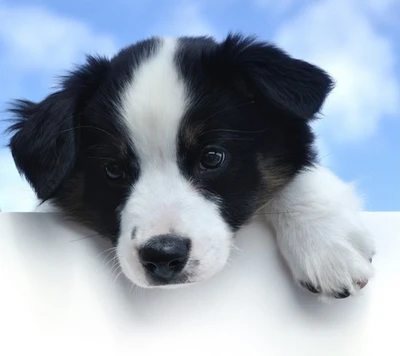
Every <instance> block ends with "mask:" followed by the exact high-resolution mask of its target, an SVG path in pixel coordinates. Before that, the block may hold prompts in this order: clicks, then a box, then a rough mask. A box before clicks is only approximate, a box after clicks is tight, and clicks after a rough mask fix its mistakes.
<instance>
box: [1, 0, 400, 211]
mask: <svg viewBox="0 0 400 356" xmlns="http://www.w3.org/2000/svg"><path fill="white" fill-rule="evenodd" d="M399 14H400V1H398V0H326V1H315V0H313V1H310V0H309V1H306V0H280V2H278V1H272V0H202V1H192V0H185V1H182V0H180V1H179V0H168V1H167V0H161V1H160V0H141V1H135V0H114V1H113V2H111V1H110V2H102V1H94V0H69V1H65V0H41V1H35V0H30V1H29V2H28V1H19V0H12V1H4V0H0V73H1V79H0V110H4V109H5V107H6V103H7V102H9V101H10V100H11V99H13V98H20V97H25V98H29V99H32V100H40V99H41V98H43V97H44V96H45V95H46V94H48V93H49V91H50V90H51V87H52V86H53V85H54V84H55V81H54V77H55V76H57V75H60V74H63V72H64V71H65V70H67V69H69V68H71V66H72V64H73V63H80V62H81V61H82V60H83V58H84V54H85V53H100V54H105V55H112V54H113V53H115V51H117V50H118V49H119V48H120V47H122V46H125V45H128V44H130V43H132V42H135V41H136V40H139V39H142V38H144V37H148V36H151V35H199V34H202V35H203V34H209V35H213V36H215V37H217V38H218V39H221V38H223V36H224V35H226V33H227V32H228V31H230V30H233V31H236V30H239V31H242V32H244V33H246V34H257V35H258V36H260V37H261V38H263V39H265V40H269V41H272V42H275V43H277V44H278V45H280V46H281V47H283V48H284V49H285V50H287V51H288V52H289V53H291V54H293V55H294V56H297V57H300V58H302V59H305V60H309V61H312V62H314V63H316V64H318V65H320V66H322V67H323V68H325V69H326V70H328V71H329V72H330V73H331V74H332V76H333V77H334V78H335V79H336V81H337V87H336V89H335V90H334V92H333V93H332V95H331V96H330V98H329V99H328V101H327V102H326V105H325V107H324V110H323V114H324V118H323V119H322V120H320V121H318V122H317V123H316V125H315V130H316V132H317V134H318V145H319V147H320V152H321V156H322V157H323V160H322V163H323V164H324V165H326V166H328V167H330V168H331V169H332V170H333V171H334V172H335V173H336V174H338V175H339V176H340V177H341V178H342V179H344V180H348V181H355V182H356V183H357V186H358V190H359V192H360V193H362V194H363V196H364V199H365V204H366V209H368V210H372V211H382V210H385V211H390V210H400V184H399V183H398V182H400V22H399V21H398V17H399ZM1 118H5V116H4V114H1ZM3 128H4V124H2V123H1V122H0V131H2V129H3ZM5 144H6V137H5V136H4V135H3V136H0V145H1V148H0V209H2V210H3V211H27V210H30V209H31V207H32V206H33V205H34V203H35V200H34V198H33V194H32V191H31V190H30V188H29V186H28V185H27V184H26V182H24V181H23V180H22V179H21V178H19V175H18V173H17V172H16V170H15V168H14V165H13V162H12V159H11V157H10V154H9V152H8V150H7V149H5V148H3V147H4V146H5ZM327 189H329V187H327Z"/></svg>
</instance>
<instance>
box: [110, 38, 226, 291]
mask: <svg viewBox="0 0 400 356" xmlns="http://www.w3.org/2000/svg"><path fill="white" fill-rule="evenodd" d="M177 46H178V43H177V41H176V40H174V39H164V40H162V41H161V43H160V44H159V48H158V49H157V50H156V51H155V53H154V54H153V55H152V56H150V57H149V58H148V59H145V60H143V63H141V64H140V65H139V67H138V68H135V70H134V73H133V78H132V81H131V83H129V84H128V85H127V86H126V88H125V91H124V92H123V94H122V97H121V106H122V108H121V114H122V117H123V119H124V121H125V122H126V125H127V129H128V130H129V134H130V136H131V137H132V144H133V146H134V149H135V151H136V153H137V155H138V158H139V164H140V175H139V179H138V180H137V181H136V182H135V184H134V185H133V186H132V191H131V193H130V196H129V197H128V199H127V202H126V204H125V206H124V207H123V208H122V210H121V213H120V214H121V216H120V227H121V231H120V236H119V239H118V247H117V249H118V257H119V260H120V263H121V266H122V269H123V271H124V272H125V274H126V275H127V276H128V277H129V278H130V279H131V280H132V281H134V282H135V283H137V284H139V285H142V286H148V282H147V281H146V277H145V271H144V269H143V266H142V265H141V263H140V261H139V255H138V250H139V248H140V247H141V246H143V245H144V244H145V243H146V242H147V241H148V240H149V239H151V238H152V237H154V236H157V235H162V234H169V233H171V232H173V233H174V234H177V235H179V236H184V237H187V238H189V239H190V240H191V252H190V259H191V260H193V261H197V262H196V266H197V267H196V268H195V270H190V267H186V268H189V270H185V271H186V272H187V273H189V274H190V275H191V276H192V277H191V278H192V280H200V279H204V278H207V277H208V276H211V275H213V274H214V273H216V272H217V271H218V270H219V269H221V268H222V266H223V265H224V264H225V262H226V260H227V258H228V255H229V250H230V244H231V239H232V232H231V231H230V229H229V226H228V225H227V224H226V222H225V221H224V220H223V218H222V216H221V215H220V211H219V208H218V205H217V203H216V202H212V201H210V200H207V199H206V198H205V197H204V196H203V195H202V194H201V193H200V192H198V191H197V190H196V189H195V188H194V187H193V186H192V185H191V183H190V182H189V181H188V180H187V179H186V178H185V177H184V176H183V175H182V173H181V172H180V170H179V168H178V163H177V134H178V130H179V127H180V123H181V120H182V117H183V115H184V114H185V111H186V107H187V105H188V103H189V100H188V96H187V92H186V88H185V83H184V82H183V80H182V79H181V78H180V76H179V73H178V68H177V67H176V65H175V54H176V50H177ZM132 231H135V234H134V238H132Z"/></svg>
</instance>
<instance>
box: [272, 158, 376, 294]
mask: <svg viewBox="0 0 400 356" xmlns="http://www.w3.org/2000/svg"><path fill="white" fill-rule="evenodd" d="M265 209H266V211H265V212H266V217H267V219H268V221H270V222H271V224H272V226H273V228H274V229H275V232H276V235H277V242H278V246H279V249H280V252H281V254H282V255H283V257H284V258H285V260H286V262H287V264H288V265H289V267H290V269H291V271H292V274H293V276H294V278H295V280H296V281H297V283H299V284H300V285H301V286H303V287H304V288H307V289H308V290H310V291H311V292H313V293H318V294H319V295H320V296H321V298H322V299H325V298H332V297H333V298H346V297H348V296H349V295H352V294H355V293H356V292H357V291H359V290H360V289H361V288H362V287H364V286H365V284H366V283H367V281H368V279H369V278H370V277H371V276H372V273H373V268H372V265H371V258H372V255H373V254H374V245H373V242H372V239H371V236H370V235H369V233H368V231H367V230H366V229H365V227H364V226H363V223H362V221H361V218H360V215H359V212H360V209H361V204H360V201H359V199H358V197H357V196H356V194H355V193H354V191H353V187H352V186H351V185H347V184H345V183H344V182H342V181H341V180H339V179H338V178H337V177H336V176H335V175H333V174H332V173H331V172H330V171H329V170H327V169H326V168H324V167H321V166H315V167H313V168H312V169H308V170H305V171H303V172H301V173H300V174H298V175H297V176H296V177H295V179H294V180H293V181H292V182H291V183H289V184H288V185H287V186H286V187H285V188H284V189H283V190H282V191H281V192H280V193H279V194H278V195H277V196H276V197H275V198H274V199H273V201H271V202H270V203H269V204H268V205H267V207H266V208H265Z"/></svg>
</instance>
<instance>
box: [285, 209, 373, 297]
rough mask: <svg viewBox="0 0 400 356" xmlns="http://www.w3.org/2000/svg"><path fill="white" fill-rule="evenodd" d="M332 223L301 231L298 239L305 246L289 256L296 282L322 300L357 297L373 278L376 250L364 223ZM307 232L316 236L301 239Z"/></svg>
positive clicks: (353, 220) (353, 221)
mask: <svg viewBox="0 0 400 356" xmlns="http://www.w3.org/2000/svg"><path fill="white" fill-rule="evenodd" d="M332 223H333V222H330V223H329V222H322V223H321V224H317V226H316V227H313V228H311V229H310V228H308V229H306V230H307V231H306V230H304V229H301V228H300V229H299V230H298V231H297V239H298V241H302V242H303V243H302V244H301V245H300V246H299V248H298V249H296V250H295V251H294V252H295V253H294V254H292V256H290V257H289V256H286V257H287V258H286V260H287V262H288V264H289V266H290V269H291V271H292V273H293V276H294V278H295V280H296V281H297V282H298V283H299V284H300V285H301V286H302V287H303V288H305V289H307V290H308V291H310V292H312V293H314V294H317V295H318V296H319V297H320V299H322V300H326V299H329V298H337V299H341V298H347V297H349V296H351V295H354V294H356V293H357V292H358V291H359V290H361V289H362V288H364V287H365V286H366V284H367V283H368V280H369V279H370V278H371V277H372V276H373V267H372V257H373V255H374V246H373V243H372V240H371V238H370V237H369V234H368V232H367V231H366V230H365V229H364V228H363V227H362V225H361V222H359V221H357V219H356V218H355V217H352V219H350V220H346V219H344V218H343V217H342V218H341V219H339V220H338V221H336V224H334V225H333V224H332ZM304 232H308V233H312V234H313V236H312V237H310V236H299V235H298V234H299V233H300V234H302V233H304ZM296 251H297V252H296Z"/></svg>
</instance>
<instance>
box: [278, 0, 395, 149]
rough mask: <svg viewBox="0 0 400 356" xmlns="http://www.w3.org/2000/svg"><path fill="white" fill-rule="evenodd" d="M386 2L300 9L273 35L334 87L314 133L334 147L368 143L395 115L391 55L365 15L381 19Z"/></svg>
mask: <svg viewBox="0 0 400 356" xmlns="http://www.w3.org/2000/svg"><path fill="white" fill-rule="evenodd" d="M391 6H392V1H391V0H386V1H385V0H384V1H382V2H378V1H376V0H369V1H366V2H361V1H356V0H348V1H346V0H328V1H323V2H314V3H312V4H310V5H306V6H304V7H303V8H302V9H301V10H300V11H299V12H298V13H297V15H296V16H294V17H293V18H291V19H290V20H288V21H286V22H284V23H283V24H282V25H281V26H280V28H279V29H278V30H277V35H276V37H275V40H276V42H277V43H278V44H279V45H281V46H283V47H284V48H285V49H286V50H287V51H288V52H290V53H291V54H293V55H295V56H297V57H300V58H303V59H305V60H309V61H311V62H314V63H316V64H318V65H320V66H321V67H323V68H325V69H326V70H327V71H328V72H330V73H331V74H332V76H333V77H334V78H335V80H336V81H337V85H336V89H335V90H334V91H333V93H332V94H331V96H330V98H329V99H328V101H327V103H326V106H325V108H324V114H325V116H326V118H325V119H323V120H321V121H320V122H319V123H318V126H317V128H318V131H319V132H320V133H321V134H322V135H324V136H325V137H331V138H333V139H334V140H335V141H337V142H343V141H358V140H363V139H367V138H368V137H370V136H371V135H372V134H373V133H374V132H375V131H376V129H377V127H378V125H379V122H380V121H381V120H384V119H387V118H393V117H395V116H398V115H399V113H400V85H399V82H398V80H396V76H395V74H396V72H395V66H396V58H397V57H396V53H395V49H394V45H393V43H392V42H391V41H390V39H389V38H388V37H387V36H385V35H382V34H381V33H380V32H379V31H378V30H376V29H375V27H374V22H373V21H372V19H371V12H370V10H371V9H373V8H378V7H379V10H380V11H381V12H380V13H384V12H385V11H388V9H390V8H391Z"/></svg>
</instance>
